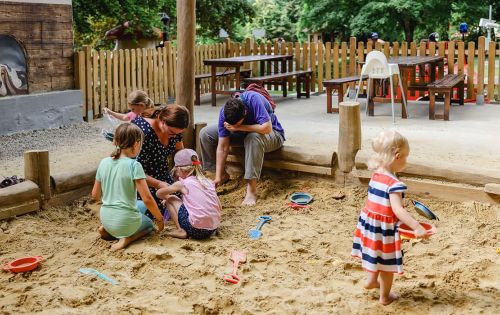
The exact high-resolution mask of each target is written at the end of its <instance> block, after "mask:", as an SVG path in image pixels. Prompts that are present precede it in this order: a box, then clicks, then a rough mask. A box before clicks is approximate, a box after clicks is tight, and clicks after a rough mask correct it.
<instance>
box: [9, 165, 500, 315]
mask: <svg viewBox="0 0 500 315" xmlns="http://www.w3.org/2000/svg"><path fill="white" fill-rule="evenodd" d="M271 178H272V179H271ZM244 189H245V184H244V182H243V181H242V180H233V181H231V182H229V183H227V184H225V185H224V186H222V187H221V188H220V189H219V193H220V197H221V202H222V204H223V205H225V206H224V210H223V216H222V226H221V228H220V230H219V233H218V235H216V236H214V237H212V238H211V239H210V240H207V241H193V240H178V239H172V238H168V237H166V236H164V235H152V236H150V237H147V238H146V239H144V240H141V241H138V242H137V243H134V244H132V245H131V246H130V247H129V248H127V249H125V250H124V251H122V252H118V253H112V252H110V251H109V246H110V243H108V242H106V241H103V240H101V239H99V238H98V236H97V232H96V228H97V226H98V224H99V223H98V216H97V211H98V205H96V204H92V205H91V204H89V202H87V200H86V199H83V200H79V201H78V202H76V203H75V204H73V205H71V206H67V207H64V208H51V209H49V210H46V211H42V212H39V213H36V214H30V215H25V216H22V217H18V218H17V219H15V220H12V221H8V222H6V223H4V224H2V229H3V232H2V233H0V243H2V247H1V252H2V253H1V257H2V260H8V259H10V258H15V257H21V256H25V255H42V256H44V257H45V261H44V262H43V263H42V266H41V267H39V269H37V270H35V271H33V272H28V273H25V274H11V273H5V272H2V273H0V300H1V301H2V303H1V304H0V311H2V312H4V313H20V312H22V313H25V312H29V313H31V312H42V313H46V314H73V313H74V314H81V313H132V314H140V313H168V314H176V313H177V314H178V313H196V314H231V313H233V314H253V313H266V314H306V313H314V314H333V313H337V314H365V313H368V312H370V313H371V314H387V313H392V312H396V311H398V312H401V313H404V314H426V313H439V314H476V313H480V312H482V313H483V314H494V313H495V312H496V311H495V309H497V310H498V307H499V302H498V293H499V290H500V286H499V282H498V274H499V273H500V266H499V265H498V263H497V262H498V257H499V256H498V254H497V253H496V251H495V249H496V246H498V236H499V235H498V232H497V231H498V228H499V227H500V223H499V221H498V215H499V214H500V208H499V207H498V206H493V205H489V204H484V203H478V202H446V201H436V200H432V199H422V198H420V199H419V200H421V201H423V202H424V203H426V204H427V205H428V206H429V207H431V208H432V209H433V210H434V211H435V213H436V214H437V215H438V216H439V217H440V219H441V221H439V222H437V223H436V225H437V228H438V233H437V234H436V235H434V236H433V237H432V238H431V239H429V240H426V241H408V242H405V243H404V245H403V248H404V253H405V258H404V259H405V274H404V275H403V276H399V277H396V280H395V284H394V290H395V292H397V293H399V294H400V295H401V298H400V300H399V301H397V302H395V303H393V304H392V305H390V306H387V307H383V306H380V305H378V302H377V298H378V294H377V293H376V292H367V291H364V290H363V289H362V283H361V282H362V280H363V277H364V276H365V274H364V272H363V271H362V270H361V268H360V263H359V262H358V261H356V260H355V259H354V258H351V257H350V247H351V245H352V234H353V231H354V227H355V224H356V220H357V217H358V215H359V210H360V207H361V206H362V205H363V203H364V202H365V197H366V191H365V189H364V188H362V187H356V186H352V187H343V186H342V185H339V184H336V183H334V182H333V181H332V180H331V179H328V178H318V177H316V176H315V177H312V176H305V175H303V174H300V175H299V174H295V173H287V174H283V175H279V174H275V173H273V174H271V175H269V174H268V175H266V176H265V178H263V180H261V181H260V183H259V191H260V192H261V193H260V197H261V200H260V201H259V203H258V204H257V206H255V207H251V208H244V207H240V206H239V202H240V201H241V198H242V196H243V194H244ZM300 190H306V191H308V192H309V193H311V194H312V195H314V197H315V199H314V202H313V203H312V208H310V209H301V210H292V209H285V208H283V207H282V206H283V205H284V204H285V203H286V202H287V200H288V197H289V196H290V194H291V193H293V192H295V191H300ZM413 197H415V196H414V195H412V194H410V195H409V198H413ZM410 211H411V213H412V214H414V215H415V216H416V213H415V212H414V211H413V210H410ZM263 214H266V215H271V216H272V217H273V221H272V222H271V223H270V224H268V225H266V226H264V228H263V236H262V237H261V238H260V239H259V240H258V241H251V240H250V239H249V237H248V236H247V232H248V230H249V229H251V228H252V227H254V226H255V224H256V223H257V216H259V215H263ZM233 249H239V250H244V251H246V252H247V255H248V262H247V263H246V264H244V265H242V267H240V272H239V273H240V275H241V277H242V281H241V283H240V284H237V285H232V284H228V283H226V282H224V281H223V280H222V276H223V275H224V274H225V273H227V272H228V271H230V262H229V253H230V251H231V250H233ZM82 267H89V268H94V269H97V270H99V271H100V272H102V273H104V274H106V275H108V276H110V277H112V278H114V279H115V280H117V281H118V282H119V284H118V285H116V286H113V285H111V284H109V283H107V282H104V281H102V280H100V279H97V278H94V277H90V276H85V275H82V274H80V273H79V272H78V270H79V268H82Z"/></svg>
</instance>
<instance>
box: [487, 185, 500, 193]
mask: <svg viewBox="0 0 500 315" xmlns="http://www.w3.org/2000/svg"><path fill="white" fill-rule="evenodd" d="M484 191H485V192H486V193H488V194H492V195H498V196H500V184H491V183H490V184H486V185H484Z"/></svg>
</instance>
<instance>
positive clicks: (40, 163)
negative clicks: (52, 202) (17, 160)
mask: <svg viewBox="0 0 500 315" xmlns="http://www.w3.org/2000/svg"><path fill="white" fill-rule="evenodd" d="M24 177H25V178H26V179H29V180H30V181H32V182H34V183H36V184H37V185H38V187H40V193H41V194H42V199H43V200H48V199H50V170H49V151H46V150H40V151H38V150H31V151H26V152H24Z"/></svg>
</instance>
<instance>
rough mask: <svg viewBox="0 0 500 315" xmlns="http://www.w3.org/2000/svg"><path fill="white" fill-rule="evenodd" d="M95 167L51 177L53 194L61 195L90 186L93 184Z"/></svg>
mask: <svg viewBox="0 0 500 315" xmlns="http://www.w3.org/2000/svg"><path fill="white" fill-rule="evenodd" d="M96 172H97V169H96V167H88V168H84V169H79V170H77V171H75V172H66V173H60V174H55V175H52V185H53V188H54V193H58V194H59V193H63V192H66V191H71V190H74V189H78V188H80V187H82V186H88V185H92V184H93V183H94V179H95V174H96Z"/></svg>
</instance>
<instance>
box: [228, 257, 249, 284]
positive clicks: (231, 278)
mask: <svg viewBox="0 0 500 315" xmlns="http://www.w3.org/2000/svg"><path fill="white" fill-rule="evenodd" d="M229 259H231V261H232V262H233V270H232V272H231V273H228V274H225V275H224V280H225V281H227V282H229V283H232V284H237V283H238V282H240V280H241V278H240V276H238V267H239V266H240V265H241V264H244V263H245V262H246V261H247V254H246V253H245V252H240V251H237V250H233V251H232V252H231V255H230V256H229Z"/></svg>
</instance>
